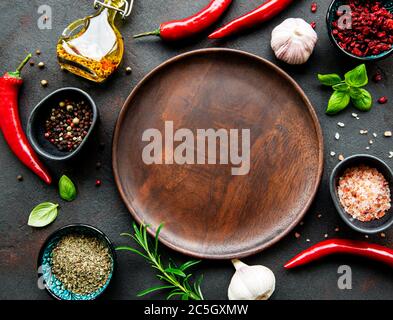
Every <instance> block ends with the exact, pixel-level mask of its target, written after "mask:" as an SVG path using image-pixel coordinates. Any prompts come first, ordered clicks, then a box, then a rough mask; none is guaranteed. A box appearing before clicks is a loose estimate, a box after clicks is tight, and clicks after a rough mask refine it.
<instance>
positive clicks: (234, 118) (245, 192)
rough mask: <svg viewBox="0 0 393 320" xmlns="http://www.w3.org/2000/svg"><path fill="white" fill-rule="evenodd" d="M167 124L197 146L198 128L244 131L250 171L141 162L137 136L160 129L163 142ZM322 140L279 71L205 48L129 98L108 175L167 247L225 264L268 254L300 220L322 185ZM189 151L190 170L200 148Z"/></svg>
mask: <svg viewBox="0 0 393 320" xmlns="http://www.w3.org/2000/svg"><path fill="white" fill-rule="evenodd" d="M170 121H172V122H173V127H174V131H175V132H176V130H177V129H181V128H185V129H189V130H190V131H189V132H191V133H190V134H191V137H192V135H194V138H195V140H192V142H193V143H194V142H195V145H197V143H196V140H197V137H196V135H197V130H198V129H205V130H207V129H214V130H218V129H225V130H224V131H222V132H224V133H225V132H228V131H229V130H230V129H238V130H239V131H241V130H242V129H249V130H250V142H251V143H250V145H251V152H250V171H249V173H248V174H245V175H232V170H231V169H232V168H233V167H236V165H232V164H231V160H230V159H229V163H228V164H220V163H219V160H220V158H219V156H220V150H218V151H217V159H216V160H217V162H218V163H217V164H207V162H208V161H207V156H208V153H207V151H206V155H205V157H204V158H203V157H202V158H203V159H205V160H206V163H205V164H191V163H189V164H178V163H176V162H174V163H173V164H146V161H144V160H143V159H142V152H143V150H144V148H145V147H146V146H147V145H149V141H142V135H143V134H144V133H146V130H148V129H158V130H159V131H160V133H161V134H162V137H163V138H164V135H165V130H164V128H165V122H170ZM156 132H157V131H156ZM147 133H149V131H147ZM167 133H168V132H167ZM244 136H246V134H245V135H244ZM239 139H240V140H239V141H238V142H239V143H240V145H241V139H242V135H240V137H239ZM322 140H323V139H322V133H321V128H320V125H319V123H318V120H317V117H316V114H315V112H314V110H313V108H312V106H311V104H310V102H309V100H308V99H307V97H306V96H305V94H304V93H303V91H302V90H301V88H300V87H299V86H298V85H297V84H296V82H295V81H294V80H293V79H291V78H290V77H289V76H288V75H287V74H286V73H285V72H283V71H282V70H281V69H279V68H278V67H277V66H275V65H274V64H272V63H270V62H268V61H266V60H264V59H262V58H260V57H258V56H255V55H252V54H249V53H245V52H241V51H236V50H229V49H218V48H217V49H204V50H198V51H193V52H189V53H186V54H183V55H180V56H177V57H175V58H173V59H171V60H169V61H167V62H165V63H163V64H162V65H160V66H159V67H157V68H156V69H154V70H153V71H152V72H150V73H149V74H148V75H147V76H146V77H145V78H144V79H143V80H142V81H141V82H140V83H139V84H138V86H137V87H136V88H135V89H134V90H133V92H132V93H131V95H130V96H129V97H128V99H127V101H126V103H125V105H124V106H123V108H122V110H121V112H120V115H119V119H118V122H117V124H116V129H115V134H114V141H113V169H114V175H115V180H116V184H117V187H118V189H119V191H120V194H121V197H122V198H123V200H124V202H125V204H126V206H127V208H128V209H129V210H130V212H131V213H132V215H133V216H134V218H135V219H136V220H137V221H138V222H144V223H147V224H149V225H151V226H152V230H151V231H152V232H154V230H155V229H156V228H157V227H158V225H159V224H160V223H162V222H163V223H164V224H165V226H164V228H163V229H162V231H161V235H160V240H161V241H162V242H163V243H164V244H166V245H167V246H169V247H171V248H173V249H175V250H177V251H180V252H182V253H185V254H188V255H191V256H194V257H199V258H208V259H229V258H234V257H243V256H247V255H250V254H254V253H256V252H258V251H261V250H262V249H265V248H267V247H268V246H270V245H272V244H274V243H275V242H277V241H278V240H280V239H281V238H282V237H284V236H285V235H286V234H287V233H288V232H289V231H290V230H292V228H294V227H295V226H296V224H297V223H299V222H300V220H301V219H302V218H303V216H304V214H305V212H306V211H307V209H308V208H309V206H310V204H311V202H312V200H313V198H314V196H315V193H316V191H317V188H318V185H319V182H320V179H321V175H322V167H323V141H322ZM190 141H191V140H190ZM219 142H220V140H219V139H217V143H218V145H219ZM181 143H182V142H175V143H174V147H177V146H178V145H179V144H181ZM189 145H190V144H189ZM201 145H202V144H201ZM169 146H170V143H168V144H164V146H163V151H162V157H163V158H164V159H163V161H165V157H166V156H167V157H168V158H167V159H171V156H170V150H171V149H170V148H169ZM166 147H167V148H166ZM223 149H224V152H227V153H228V149H225V148H223ZM192 150H193V151H194V152H193V153H194V154H195V162H196V161H197V160H196V159H197V156H196V153H197V151H196V150H199V151H201V148H196V147H195V149H192ZM241 151H242V149H241V150H239V152H240V154H241ZM156 155H157V153H156ZM199 155H200V153H199ZM158 156H160V157H159V158H161V154H158ZM202 158H201V159H202ZM157 159H158V158H157ZM209 159H210V160H212V159H211V157H210V156H209ZM213 160H214V159H213ZM210 162H213V163H214V161H210ZM244 163H246V161H244Z"/></svg>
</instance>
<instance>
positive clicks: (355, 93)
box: [349, 88, 362, 100]
mask: <svg viewBox="0 0 393 320" xmlns="http://www.w3.org/2000/svg"><path fill="white" fill-rule="evenodd" d="M349 95H350V96H351V98H352V99H354V100H356V99H359V98H361V97H362V91H361V89H359V88H351V89H350V90H349Z"/></svg>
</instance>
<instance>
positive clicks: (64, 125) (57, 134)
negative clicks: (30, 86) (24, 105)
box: [27, 87, 98, 160]
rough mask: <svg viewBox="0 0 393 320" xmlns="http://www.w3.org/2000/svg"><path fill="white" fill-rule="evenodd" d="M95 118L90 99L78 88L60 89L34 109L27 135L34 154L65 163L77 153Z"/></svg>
mask: <svg viewBox="0 0 393 320" xmlns="http://www.w3.org/2000/svg"><path fill="white" fill-rule="evenodd" d="M97 119H98V109H97V107H96V105H95V103H94V101H93V99H92V98H91V97H90V96H89V95H88V94H87V93H86V92H84V91H83V90H80V89H78V88H71V87H70V88H62V89H59V90H56V91H54V92H52V93H51V94H49V95H48V96H47V97H46V98H44V99H43V100H42V101H41V102H40V103H38V105H37V106H36V107H35V108H34V109H33V111H32V113H31V115H30V118H29V120H28V124H27V136H28V138H29V140H30V143H31V145H32V146H33V148H34V149H35V151H36V152H37V153H38V154H39V155H41V156H43V157H44V158H47V159H50V160H68V159H70V158H72V157H74V156H75V155H76V154H78V153H79V152H80V150H81V149H82V147H83V146H84V145H85V143H86V142H87V140H88V138H89V137H90V135H91V133H92V131H93V129H94V127H95V125H96V122H97Z"/></svg>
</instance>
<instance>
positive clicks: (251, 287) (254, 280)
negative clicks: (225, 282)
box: [228, 259, 276, 300]
mask: <svg viewBox="0 0 393 320" xmlns="http://www.w3.org/2000/svg"><path fill="white" fill-rule="evenodd" d="M232 263H233V265H234V267H235V269H236V272H235V274H234V275H233V277H232V280H231V283H230V284H229V288H228V298H229V300H267V299H269V298H270V296H271V295H272V294H273V292H274V289H275V287H276V278H275V277H274V273H273V272H272V271H271V270H270V269H269V268H266V267H264V266H248V265H246V264H245V263H243V262H241V261H240V260H237V259H234V260H232Z"/></svg>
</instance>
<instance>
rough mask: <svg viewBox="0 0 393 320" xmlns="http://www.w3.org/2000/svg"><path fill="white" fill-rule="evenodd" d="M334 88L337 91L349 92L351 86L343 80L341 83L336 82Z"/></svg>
mask: <svg viewBox="0 0 393 320" xmlns="http://www.w3.org/2000/svg"><path fill="white" fill-rule="evenodd" d="M332 88H333V90H336V91H345V92H348V91H349V89H350V86H349V85H347V84H346V83H345V82H341V83H338V84H335V85H334V86H333V87H332Z"/></svg>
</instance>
